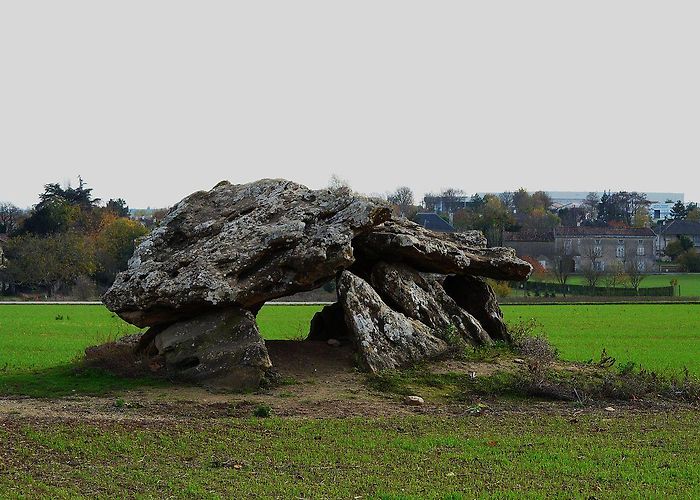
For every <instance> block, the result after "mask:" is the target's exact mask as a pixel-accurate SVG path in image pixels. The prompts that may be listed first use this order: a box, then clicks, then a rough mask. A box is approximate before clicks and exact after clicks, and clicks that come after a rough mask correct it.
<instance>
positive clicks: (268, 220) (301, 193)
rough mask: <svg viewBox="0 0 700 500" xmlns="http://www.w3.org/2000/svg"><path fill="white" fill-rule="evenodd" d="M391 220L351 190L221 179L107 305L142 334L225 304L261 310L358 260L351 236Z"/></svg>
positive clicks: (180, 213)
mask: <svg viewBox="0 0 700 500" xmlns="http://www.w3.org/2000/svg"><path fill="white" fill-rule="evenodd" d="M389 217H390V210H389V208H388V207H386V206H383V205H381V204H379V203H377V202H374V201H370V200H367V199H362V198H359V197H356V196H353V195H352V194H351V193H350V191H349V190H347V189H339V190H329V189H324V190H319V191H313V190H310V189H308V188H306V187H304V186H302V185H299V184H296V183H293V182H290V181H286V180H280V179H264V180H261V181H257V182H253V183H251V184H243V185H233V184H230V183H228V182H222V183H219V184H218V185H217V186H216V187H214V188H213V189H212V190H211V191H208V192H197V193H194V194H192V195H190V196H188V197H187V198H185V199H184V200H182V201H181V202H179V203H178V204H177V205H175V206H174V207H173V209H172V210H171V211H170V212H169V213H168V215H167V216H166V218H165V219H164V220H163V223H162V224H161V225H160V226H159V227H158V228H156V229H155V230H154V231H153V232H152V233H151V234H150V235H149V236H148V237H147V238H146V239H145V240H144V241H143V242H142V243H141V244H140V245H139V246H138V248H137V249H136V251H135V253H134V256H133V257H132V258H131V260H130V261H129V267H128V269H127V270H126V271H124V272H123V273H120V274H119V275H118V277H117V279H116V281H115V283H114V285H113V286H112V287H111V288H110V289H109V290H108V291H107V293H106V294H105V295H104V297H103V301H104V303H105V304H106V305H107V307H108V308H109V309H110V310H112V311H114V312H116V313H117V314H118V315H119V316H121V317H122V318H124V319H125V320H126V321H128V322H130V323H133V324H135V325H137V326H141V327H143V326H152V325H158V324H164V323H165V324H167V323H171V322H173V321H175V320H178V319H181V318H189V317H194V316H196V315H198V314H200V313H202V312H206V311H207V310H210V309H212V308H218V307H222V306H226V305H235V306H243V307H247V308H251V309H254V308H256V307H259V306H260V305H261V304H262V303H264V302H265V301H267V300H270V299H273V298H277V297H284V296H287V295H291V294H293V293H296V292H299V291H305V290H311V289H314V288H316V287H318V286H319V285H321V284H322V283H324V282H325V281H327V280H328V279H331V278H333V277H334V276H335V274H336V272H338V271H340V270H343V269H346V268H347V267H349V266H350V265H351V264H352V263H353V262H354V260H355V257H354V253H353V248H352V246H351V242H352V240H353V238H354V237H356V236H358V235H359V234H362V233H363V232H366V231H368V230H369V229H371V228H372V227H374V226H376V225H377V224H380V223H382V222H384V221H385V220H387V219H388V218H389Z"/></svg>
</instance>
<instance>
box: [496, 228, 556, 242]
mask: <svg viewBox="0 0 700 500" xmlns="http://www.w3.org/2000/svg"><path fill="white" fill-rule="evenodd" d="M503 241H554V232H553V231H528V230H520V231H517V232H510V231H505V232H504V233H503Z"/></svg>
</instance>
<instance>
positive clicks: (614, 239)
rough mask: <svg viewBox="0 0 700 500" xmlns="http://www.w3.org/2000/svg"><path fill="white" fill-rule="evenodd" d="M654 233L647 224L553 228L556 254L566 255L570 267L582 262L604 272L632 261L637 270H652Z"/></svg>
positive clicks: (580, 267) (579, 268)
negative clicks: (569, 258) (571, 264)
mask: <svg viewBox="0 0 700 500" xmlns="http://www.w3.org/2000/svg"><path fill="white" fill-rule="evenodd" d="M655 241H656V234H655V233H654V231H652V230H651V229H649V228H635V227H632V228H619V227H583V226H581V227H559V228H556V229H555V230H554V247H555V252H556V254H557V255H564V256H570V257H571V258H572V259H573V262H574V271H576V272H580V271H582V270H583V269H585V268H586V266H589V265H591V266H593V268H594V269H596V270H597V271H600V272H604V271H605V270H606V269H608V270H609V269H612V268H614V267H615V266H618V265H619V266H628V265H634V266H635V267H636V268H637V269H638V270H639V271H642V272H653V271H655V270H656V268H657V266H656V257H655Z"/></svg>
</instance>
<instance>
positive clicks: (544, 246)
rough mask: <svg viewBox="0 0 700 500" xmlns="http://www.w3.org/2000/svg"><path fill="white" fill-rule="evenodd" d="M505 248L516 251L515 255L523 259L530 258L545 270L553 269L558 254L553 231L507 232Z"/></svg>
mask: <svg viewBox="0 0 700 500" xmlns="http://www.w3.org/2000/svg"><path fill="white" fill-rule="evenodd" d="M503 246H504V247H510V248H513V249H515V254H516V255H517V256H518V257H520V258H521V259H522V258H525V257H530V258H532V259H534V260H536V261H537V262H539V263H540V265H541V266H542V267H543V268H544V269H545V270H549V269H551V268H552V265H553V258H554V255H555V253H556V252H555V248H554V232H552V231H546V232H541V231H518V232H509V231H505V232H504V233H503Z"/></svg>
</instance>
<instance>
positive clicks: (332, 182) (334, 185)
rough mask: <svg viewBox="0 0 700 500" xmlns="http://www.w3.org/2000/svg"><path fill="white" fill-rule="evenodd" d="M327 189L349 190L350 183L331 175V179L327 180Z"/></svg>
mask: <svg viewBox="0 0 700 500" xmlns="http://www.w3.org/2000/svg"><path fill="white" fill-rule="evenodd" d="M328 187H329V188H330V189H340V188H348V189H350V183H349V182H348V181H347V180H345V179H342V178H341V177H340V176H338V175H336V174H333V175H331V178H330V179H328Z"/></svg>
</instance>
